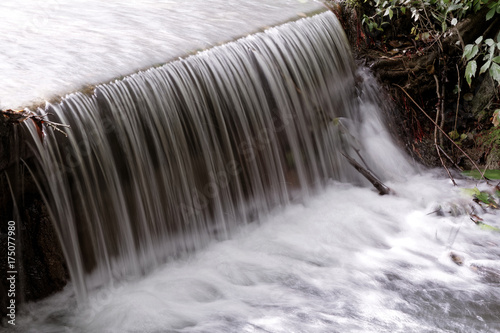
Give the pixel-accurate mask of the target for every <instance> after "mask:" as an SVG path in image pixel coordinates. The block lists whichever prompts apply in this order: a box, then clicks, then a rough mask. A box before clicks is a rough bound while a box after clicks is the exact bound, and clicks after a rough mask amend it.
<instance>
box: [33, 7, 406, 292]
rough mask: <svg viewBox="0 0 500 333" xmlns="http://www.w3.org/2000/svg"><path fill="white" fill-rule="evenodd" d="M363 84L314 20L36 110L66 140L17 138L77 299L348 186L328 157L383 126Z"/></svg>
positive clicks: (341, 45) (328, 29) (323, 20)
mask: <svg viewBox="0 0 500 333" xmlns="http://www.w3.org/2000/svg"><path fill="white" fill-rule="evenodd" d="M365 81H366V80H365V79H364V78H363V76H361V75H359V74H358V73H357V69H356V66H355V64H354V62H353V59H352V56H351V54H350V50H349V45H348V43H347V41H346V39H345V36H344V34H343V31H342V29H341V27H340V25H339V23H338V22H337V20H336V18H335V16H334V15H333V14H331V13H323V14H319V15H316V16H314V17H311V18H306V19H301V20H299V21H296V22H291V23H287V24H284V25H281V26H279V27H276V28H271V29H269V30H266V31H265V32H264V33H258V34H254V35H250V36H248V37H245V38H243V39H240V40H237V41H235V42H232V43H228V44H225V45H222V46H218V47H215V48H213V49H209V50H207V51H203V52H200V53H198V54H196V55H193V56H190V57H188V58H185V59H180V60H177V61H174V62H171V63H168V64H166V65H164V66H161V67H157V68H151V69H149V70H146V71H143V72H139V73H136V74H134V75H131V76H128V77H125V78H124V79H121V80H117V81H114V82H111V83H108V84H103V85H100V86H97V87H96V88H95V91H94V92H93V94H92V95H90V96H89V95H86V94H84V93H74V94H71V95H68V96H66V97H64V98H63V99H62V101H61V102H60V103H54V104H48V105H47V107H46V108H45V110H39V111H40V112H43V113H47V114H50V119H51V120H53V121H57V122H60V123H64V124H69V125H71V129H69V130H67V134H68V136H67V137H65V136H64V135H62V134H61V133H59V132H56V131H52V130H50V129H49V130H46V132H45V137H44V139H43V141H41V140H40V139H39V134H38V133H37V131H36V128H35V127H34V126H33V127H31V132H32V135H33V141H34V144H35V146H36V147H35V150H36V154H37V157H38V160H39V167H38V172H39V173H40V174H43V175H44V179H40V187H41V188H42V189H43V191H42V192H43V195H44V196H45V199H46V201H47V206H48V209H49V211H50V215H51V218H52V220H53V222H54V224H55V226H56V229H57V232H58V234H59V237H60V240H61V243H62V246H63V251H64V253H65V256H66V260H67V263H68V267H69V270H70V274H71V277H72V280H73V283H74V286H75V290H76V294H77V297H78V298H79V299H81V300H83V299H85V297H86V293H87V290H88V289H89V288H92V287H93V286H95V285H99V284H103V283H112V281H113V280H116V279H118V278H120V277H123V276H125V275H133V276H134V275H139V274H142V273H144V272H146V271H148V270H150V269H151V268H152V267H155V266H156V265H158V264H159V263H162V262H165V261H166V260H168V258H169V257H173V256H177V255H181V254H183V253H186V252H189V251H193V250H197V249H199V248H201V247H204V246H206V244H207V243H208V242H210V241H211V240H217V239H226V238H228V237H229V236H230V235H231V233H232V232H234V230H235V228H237V226H238V225H241V224H244V223H250V222H252V221H257V220H258V219H259V217H261V216H263V215H265V214H267V213H268V212H269V211H271V210H272V209H275V208H276V207H280V206H284V205H287V204H288V203H289V202H290V201H293V200H300V199H303V198H307V197H308V196H310V195H311V194H312V193H317V192H318V191H319V190H321V189H322V187H323V186H324V184H325V183H326V182H327V181H328V180H329V179H334V180H339V181H350V182H355V183H360V182H362V179H361V178H360V176H359V175H358V174H357V173H356V171H354V169H352V168H351V166H350V165H349V164H348V163H346V161H345V159H344V157H343V156H342V154H341V153H343V152H347V153H349V154H350V155H351V156H353V157H355V156H356V151H357V150H359V149H360V148H359V147H357V146H358V145H361V146H360V147H361V148H362V146H363V145H365V144H366V143H363V142H356V140H354V139H353V138H356V137H358V135H360V134H362V132H363V131H365V130H370V128H371V129H372V130H373V127H374V126H378V127H377V128H378V129H383V128H384V121H383V120H382V119H383V118H381V115H380V114H379V113H377V112H380V110H379V109H377V108H373V109H371V110H370V111H371V112H373V113H374V114H370V115H363V114H361V113H360V108H361V106H362V105H363V104H367V103H368V104H369V103H370V101H369V100H367V99H366V96H365V95H366V94H365V92H364V90H363V89H364V88H363V87H364V85H366V83H365ZM363 96H365V97H363ZM376 97H377V96H372V97H370V98H376ZM374 117H375V118H377V119H378V121H379V123H378V125H374V124H375V123H374V122H373V118H374ZM368 122H369V123H370V124H369V125H367V123H368ZM346 129H348V130H346ZM383 132H384V133H386V130H383ZM356 147H357V148H356ZM371 153H372V154H373V152H371ZM371 153H370V152H368V153H367V159H368V160H371V161H373V160H374V158H371V159H370V154H371ZM384 162H386V163H389V161H387V160H384ZM391 163H392V162H391ZM394 163H400V162H394ZM401 163H403V162H401ZM384 168H385V167H379V170H384Z"/></svg>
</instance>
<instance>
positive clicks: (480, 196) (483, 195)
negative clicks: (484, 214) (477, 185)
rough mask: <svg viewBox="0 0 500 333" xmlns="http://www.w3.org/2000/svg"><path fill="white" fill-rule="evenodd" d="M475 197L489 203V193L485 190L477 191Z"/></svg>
mask: <svg viewBox="0 0 500 333" xmlns="http://www.w3.org/2000/svg"><path fill="white" fill-rule="evenodd" d="M475 197H476V199H477V200H479V201H481V202H483V203H485V204H487V205H489V204H490V203H491V202H490V195H489V194H488V193H486V192H479V194H476V195H475Z"/></svg>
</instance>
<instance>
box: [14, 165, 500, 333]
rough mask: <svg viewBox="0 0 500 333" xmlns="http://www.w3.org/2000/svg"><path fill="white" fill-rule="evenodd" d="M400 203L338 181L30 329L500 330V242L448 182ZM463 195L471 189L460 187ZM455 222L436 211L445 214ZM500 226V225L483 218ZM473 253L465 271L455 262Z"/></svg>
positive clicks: (32, 319)
mask: <svg viewBox="0 0 500 333" xmlns="http://www.w3.org/2000/svg"><path fill="white" fill-rule="evenodd" d="M388 185H389V186H390V187H391V188H392V189H393V190H394V192H395V193H396V194H395V195H391V196H379V195H378V194H377V193H375V192H374V191H372V190H371V189H369V188H360V187H355V186H352V185H349V184H345V183H337V182H332V183H330V184H329V185H328V187H327V188H326V190H325V191H324V192H323V193H321V195H318V196H317V197H314V198H311V199H310V200H307V201H305V202H304V203H297V204H292V205H290V206H289V207H287V208H286V209H284V210H282V209H279V210H277V211H275V212H273V213H271V214H270V215H269V216H268V217H267V218H265V219H263V220H262V222H261V224H260V225H250V226H247V227H245V228H243V229H242V230H241V231H240V233H239V234H238V235H236V236H235V237H234V238H233V239H231V240H227V241H223V242H214V243H212V244H211V245H210V246H208V248H206V249H205V250H203V251H200V252H199V253H197V254H194V255H191V256H188V257H185V258H183V259H179V260H176V261H174V262H170V263H168V264H166V265H164V266H160V267H159V268H157V269H156V270H154V271H153V272H152V273H150V274H148V275H147V276H145V277H144V278H141V279H134V280H131V281H122V282H119V283H116V284H115V285H114V286H112V287H106V288H103V289H99V290H96V291H94V292H92V293H91V294H90V296H89V303H88V304H86V305H85V306H83V307H81V308H78V307H77V306H76V300H75V297H74V294H73V292H72V289H71V288H72V286H68V287H67V290H66V291H65V292H63V293H61V294H59V295H56V296H55V297H53V298H50V299H48V300H46V301H43V302H40V303H36V304H32V305H30V306H29V307H28V308H27V309H25V316H24V317H23V318H21V320H20V321H19V324H18V326H20V327H23V329H22V330H20V331H21V332H37V333H38V332H47V333H48V332H95V333H97V332H99V333H108V332H109V333H110V332H116V333H118V332H155V333H159V332H206V333H208V332H283V333H285V332H286V333H288V332H315V333H316V332H328V333H331V332H359V333H361V332H363V333H364V332H419V333H421V332H429V333H431V332H432V333H436V332H464V333H469V332H492V333H493V332H498V331H499V330H500V321H499V311H500V292H499V290H498V283H499V282H500V281H499V277H498V275H497V276H496V278H495V275H494V274H493V275H491V276H488V275H487V274H484V272H483V273H477V272H475V271H474V270H473V268H474V265H477V266H482V267H489V268H495V267H496V268H497V269H498V268H499V262H498V257H499V255H500V250H499V246H498V236H497V235H496V234H494V233H491V232H488V231H484V230H480V229H478V228H477V227H476V226H475V225H474V224H473V223H472V222H471V221H470V219H469V217H468V216H467V215H461V216H458V217H452V216H451V215H450V214H448V213H446V211H447V210H449V209H450V207H452V206H453V205H454V204H455V205H460V204H463V203H466V202H468V201H469V199H467V198H465V197H464V196H463V195H462V194H461V192H460V191H459V190H458V189H457V188H453V187H452V185H451V182H450V181H449V180H447V179H443V178H442V175H433V174H432V173H430V172H426V173H425V175H413V176H408V177H407V178H406V179H405V181H402V182H389V183H388ZM459 185H460V186H470V185H471V184H465V183H464V182H460V183H459ZM438 205H441V206H442V207H443V212H445V216H437V215H436V214H429V213H431V212H433V211H435V210H436V208H437V206H438ZM482 216H483V218H485V222H486V223H489V224H493V225H497V226H498V225H499V223H498V217H497V216H495V215H491V214H485V215H482ZM451 251H453V252H454V253H457V254H460V255H463V256H464V257H465V263H464V265H463V266H457V265H456V264H455V263H453V262H452V261H451V260H450V258H449V254H450V252H451Z"/></svg>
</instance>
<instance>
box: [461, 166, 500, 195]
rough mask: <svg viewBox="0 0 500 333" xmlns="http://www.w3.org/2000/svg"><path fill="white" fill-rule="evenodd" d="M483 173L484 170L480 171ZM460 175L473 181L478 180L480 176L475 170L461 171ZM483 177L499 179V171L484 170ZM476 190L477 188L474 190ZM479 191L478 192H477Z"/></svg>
mask: <svg viewBox="0 0 500 333" xmlns="http://www.w3.org/2000/svg"><path fill="white" fill-rule="evenodd" d="M482 171H484V170H482ZM462 174H464V175H465V176H469V177H473V178H475V179H480V178H481V174H480V173H479V171H477V170H468V171H463V172H462ZM484 176H485V177H486V178H488V179H500V170H497V169H494V170H486V171H484ZM476 190H477V188H476ZM477 191H479V190H477Z"/></svg>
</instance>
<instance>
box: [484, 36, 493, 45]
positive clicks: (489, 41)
mask: <svg viewBox="0 0 500 333" xmlns="http://www.w3.org/2000/svg"><path fill="white" fill-rule="evenodd" d="M484 43H485V44H486V45H488V46H492V45H493V44H495V41H494V40H493V39H491V38H488V39H486V40H485V41H484Z"/></svg>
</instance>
